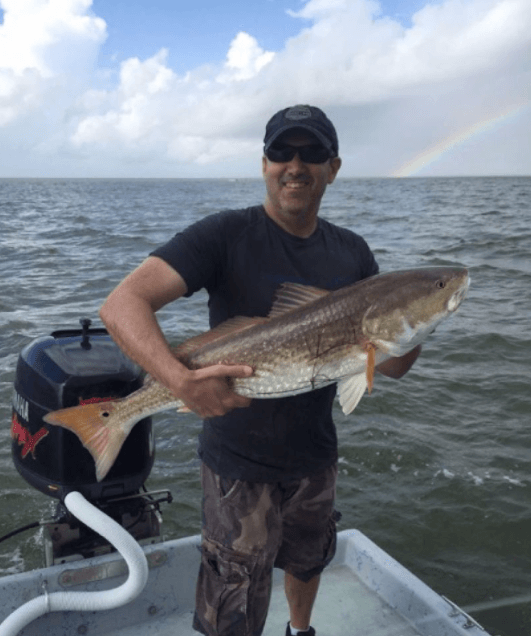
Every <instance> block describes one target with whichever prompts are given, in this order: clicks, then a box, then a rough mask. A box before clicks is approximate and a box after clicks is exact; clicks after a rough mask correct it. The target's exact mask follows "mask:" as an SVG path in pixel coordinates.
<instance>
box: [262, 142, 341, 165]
mask: <svg viewBox="0 0 531 636" xmlns="http://www.w3.org/2000/svg"><path fill="white" fill-rule="evenodd" d="M264 152H265V156H266V157H267V158H268V159H269V161H273V162H274V163H287V162H288V161H291V160H292V159H293V157H294V156H295V155H299V158H300V160H301V161H303V162H304V163H325V162H326V161H328V160H329V159H330V158H331V157H332V153H331V152H330V150H328V148H325V147H324V146H322V145H321V144H309V145H307V146H290V145H289V144H283V143H274V144H271V145H270V146H269V148H268V149H267V150H265V151H264Z"/></svg>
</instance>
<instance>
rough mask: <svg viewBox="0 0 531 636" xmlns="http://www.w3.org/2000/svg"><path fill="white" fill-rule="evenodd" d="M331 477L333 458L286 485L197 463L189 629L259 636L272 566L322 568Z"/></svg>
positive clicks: (328, 539)
mask: <svg viewBox="0 0 531 636" xmlns="http://www.w3.org/2000/svg"><path fill="white" fill-rule="evenodd" d="M336 478H337V465H333V466H331V467H330V468H328V469H326V470H325V471H324V472H322V473H321V474H319V475H315V476H311V477H306V478H304V479H301V480H299V481H297V482H291V483H290V484H283V483H275V484H267V483H254V482H245V481H239V480H231V479H224V478H222V477H220V476H219V475H216V474H215V473H213V472H212V471H211V470H210V469H209V468H208V467H207V466H206V465H205V464H203V465H202V468H201V479H202V484H203V495H204V497H203V537H202V546H201V551H202V556H201V566H200V569H199V578H198V581H197V592H196V613H195V617H194V629H196V630H197V631H199V632H202V633H203V634H206V635H207V636H229V635H230V636H260V634H261V633H262V630H263V628H264V624H265V620H266V616H267V610H268V607H269V598H270V594H271V576H272V570H273V567H278V568H282V569H283V570H285V571H286V572H289V573H290V574H292V575H293V576H295V577H297V578H298V579H300V580H302V581H309V580H310V579H311V578H313V577H314V576H316V575H318V574H320V573H321V572H322V571H323V569H324V568H325V567H326V566H327V565H328V564H329V563H330V561H331V560H332V558H333V557H334V554H335V549H336V521H337V519H338V517H339V515H338V513H337V512H335V510H334V499H335V486H336ZM287 618H288V617H286V620H287Z"/></svg>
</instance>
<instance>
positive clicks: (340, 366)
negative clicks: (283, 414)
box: [234, 347, 388, 398]
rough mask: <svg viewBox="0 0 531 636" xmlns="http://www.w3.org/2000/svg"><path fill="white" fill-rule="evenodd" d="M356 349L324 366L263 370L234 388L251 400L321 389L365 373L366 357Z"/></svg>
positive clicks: (292, 365)
mask: <svg viewBox="0 0 531 636" xmlns="http://www.w3.org/2000/svg"><path fill="white" fill-rule="evenodd" d="M355 349H356V350H355V351H352V352H351V354H350V355H348V356H346V357H344V358H341V359H340V360H336V361H331V362H327V363H324V364H323V363H319V361H317V362H315V363H313V364H309V363H307V362H306V363H304V364H301V363H296V364H286V363H280V364H277V365H275V367H274V368H269V369H264V368H262V369H259V370H257V371H256V372H255V375H254V376H251V377H250V378H238V379H236V380H235V383H234V389H235V391H236V393H238V394H239V395H244V396H245V397H250V398H276V397H287V396H290V395H298V394H299V393H307V392H308V391H313V390H314V389H320V388H322V387H325V386H328V385H330V384H333V383H334V382H338V381H340V380H342V379H344V378H347V377H351V376H353V375H357V374H359V373H365V368H366V364H367V354H366V353H365V352H364V351H362V350H361V349H360V348H359V347H356V348H355ZM386 357H388V356H386ZM379 361H380V360H379ZM379 361H378V362H379Z"/></svg>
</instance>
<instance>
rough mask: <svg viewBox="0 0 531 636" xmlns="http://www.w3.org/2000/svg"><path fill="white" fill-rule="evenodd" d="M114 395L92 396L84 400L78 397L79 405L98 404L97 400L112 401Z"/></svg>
mask: <svg viewBox="0 0 531 636" xmlns="http://www.w3.org/2000/svg"><path fill="white" fill-rule="evenodd" d="M116 399H117V398H115V397H92V398H87V399H86V400H84V399H83V398H79V406H84V405H85V404H98V403H99V402H112V401H113V400H116Z"/></svg>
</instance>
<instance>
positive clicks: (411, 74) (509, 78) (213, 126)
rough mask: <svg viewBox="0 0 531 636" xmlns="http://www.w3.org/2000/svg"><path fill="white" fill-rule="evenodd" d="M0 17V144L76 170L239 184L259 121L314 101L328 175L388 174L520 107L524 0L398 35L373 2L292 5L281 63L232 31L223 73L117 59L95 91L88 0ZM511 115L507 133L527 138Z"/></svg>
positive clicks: (426, 22)
mask: <svg viewBox="0 0 531 636" xmlns="http://www.w3.org/2000/svg"><path fill="white" fill-rule="evenodd" d="M0 4H1V6H2V7H3V8H4V10H5V20H4V24H3V25H0V139H1V138H2V137H3V138H4V139H8V140H10V139H11V140H12V139H14V138H15V137H16V136H17V134H18V133H20V134H21V135H22V137H23V139H24V140H25V141H24V143H25V144H26V145H27V146H28V147H30V146H32V147H34V148H37V149H38V150H39V152H42V153H56V154H58V155H60V154H61V153H62V154H63V156H64V157H68V159H69V161H72V160H73V159H75V158H76V157H77V158H78V159H79V161H81V160H83V161H84V162H85V163H80V164H79V165H80V166H83V169H86V166H87V161H89V163H90V158H91V157H97V161H95V162H94V165H93V166H92V168H91V169H96V168H95V166H97V165H99V166H102V165H105V166H106V169H108V170H115V171H116V169H117V166H118V165H120V166H123V165H124V162H125V163H127V164H131V163H134V162H137V163H138V164H139V165H141V164H143V165H144V166H148V165H149V166H150V169H151V170H153V171H155V172H156V170H157V169H158V170H159V171H160V173H161V176H164V175H165V174H166V173H167V171H168V170H174V169H175V166H181V167H184V166H190V165H192V166H196V168H197V170H198V171H199V174H207V173H204V172H201V171H202V170H203V171H204V170H210V172H209V173H208V174H210V173H212V174H216V170H218V173H219V174H223V167H224V166H225V167H227V169H229V168H230V169H231V170H233V169H235V168H237V164H236V163H235V161H237V160H238V159H240V160H241V162H242V163H241V164H240V166H241V169H242V170H243V172H244V173H245V174H248V172H249V168H248V167H247V166H248V165H249V159H250V158H252V159H253V162H254V164H255V165H256V166H258V165H259V156H258V153H259V152H260V146H261V136H262V134H263V128H264V124H265V121H266V119H267V118H268V117H269V116H270V115H271V114H273V112H275V111H276V110H278V109H279V108H282V107H284V106H286V105H290V104H294V103H316V104H318V105H320V106H322V107H323V108H325V109H326V110H327V112H329V113H330V114H331V116H332V117H333V119H334V121H335V122H336V125H337V128H338V130H339V134H340V142H341V148H342V154H343V156H344V158H346V159H348V161H345V164H344V170H345V168H347V169H350V171H351V172H352V173H353V174H365V173H367V171H369V173H371V174H391V173H393V171H396V170H397V169H398V167H399V166H400V165H402V164H404V163H405V162H407V161H408V160H409V159H410V158H412V157H414V156H416V155H418V154H419V153H421V152H422V151H423V150H425V149H427V148H430V147H433V146H435V145H436V144H437V143H439V142H440V141H441V140H443V139H444V138H446V137H450V136H451V135H452V134H456V133H457V132H458V131H460V130H463V129H466V128H467V127H470V126H473V125H474V124H477V122H479V121H482V120H487V119H489V118H490V119H492V118H496V117H497V116H498V115H499V113H502V112H506V111H507V110H510V109H511V107H512V106H513V105H518V104H522V103H524V102H525V101H526V100H529V86H530V84H531V81H530V75H531V69H530V64H529V59H530V55H529V53H530V48H531V4H530V3H529V1H528V0H446V1H443V2H441V3H439V4H437V5H430V4H427V5H426V6H425V7H424V8H423V9H421V10H420V11H418V12H417V13H416V14H415V15H414V16H413V17H412V23H411V26H410V27H409V28H406V27H404V26H403V25H401V24H400V23H398V22H396V21H395V20H392V19H391V18H389V17H386V16H385V15H383V13H382V9H381V7H380V5H379V4H378V3H377V2H375V1H373V0H307V1H306V2H305V3H304V5H303V7H302V8H301V10H300V11H297V12H291V15H292V17H294V18H296V19H297V20H299V21H300V31H299V33H298V34H297V35H296V36H294V37H292V38H290V39H289V40H287V41H286V43H285V46H284V47H283V48H282V49H281V50H278V51H266V50H264V49H262V48H261V46H260V44H259V42H258V41H257V40H256V39H255V38H254V37H253V36H252V34H249V33H245V32H242V31H240V32H238V33H237V34H236V35H235V37H234V38H233V40H232V42H230V43H229V45H228V51H227V55H226V58H225V60H221V61H217V60H213V61H212V64H211V65H208V66H203V67H199V68H195V69H190V70H189V71H188V72H187V73H186V74H184V75H179V74H177V73H175V72H174V71H173V70H172V69H171V68H170V66H169V64H168V58H169V56H168V50H166V49H163V50H161V51H159V52H157V53H156V54H155V55H153V56H152V57H150V58H149V59H145V60H140V59H138V58H130V59H127V60H125V61H124V62H122V64H121V66H120V68H119V72H118V74H117V81H116V84H115V85H114V86H112V85H111V86H107V87H106V88H97V86H98V81H99V75H98V73H99V69H97V68H96V60H97V53H98V50H99V47H100V46H101V44H102V43H103V41H104V39H105V37H106V25H105V23H104V21H103V20H101V19H100V18H98V17H97V16H94V15H93V14H91V13H90V6H91V2H90V0H0ZM522 112H523V114H522V115H520V117H521V126H520V128H518V126H513V128H514V131H515V132H514V134H516V135H518V132H517V131H518V130H520V131H522V130H525V131H527V130H528V129H529V125H528V120H529V114H528V112H529V111H525V109H524V110H523V111H522ZM43 113H45V114H44V115H43ZM50 113H52V114H50ZM43 122H44V123H45V124H46V125H45V126H43V125H42V124H43ZM38 123H40V124H41V125H40V130H41V131H43V132H41V133H40V134H36V133H35V130H37V124H38ZM28 124H29V127H28ZM23 126H24V130H31V131H33V133H29V132H22V127H23ZM522 127H523V128H522ZM520 134H521V132H520ZM32 135H33V136H32ZM17 138H19V137H17ZM19 143H20V141H19ZM519 152H520V154H519V156H520V157H522V156H523V155H524V154H525V153H522V152H521V151H519ZM526 161H527V163H525V162H526ZM524 163H525V165H526V166H527V170H529V169H531V160H530V159H529V156H528V155H527V154H525V158H524ZM512 165H513V164H511V166H512ZM216 166H217V167H216ZM244 166H245V167H244ZM348 166H350V168H348ZM463 169H466V168H463ZM524 169H525V168H524ZM100 170H101V168H100ZM120 174H122V172H120ZM132 174H133V173H132ZM172 174H173V172H172ZM256 176H258V173H256Z"/></svg>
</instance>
